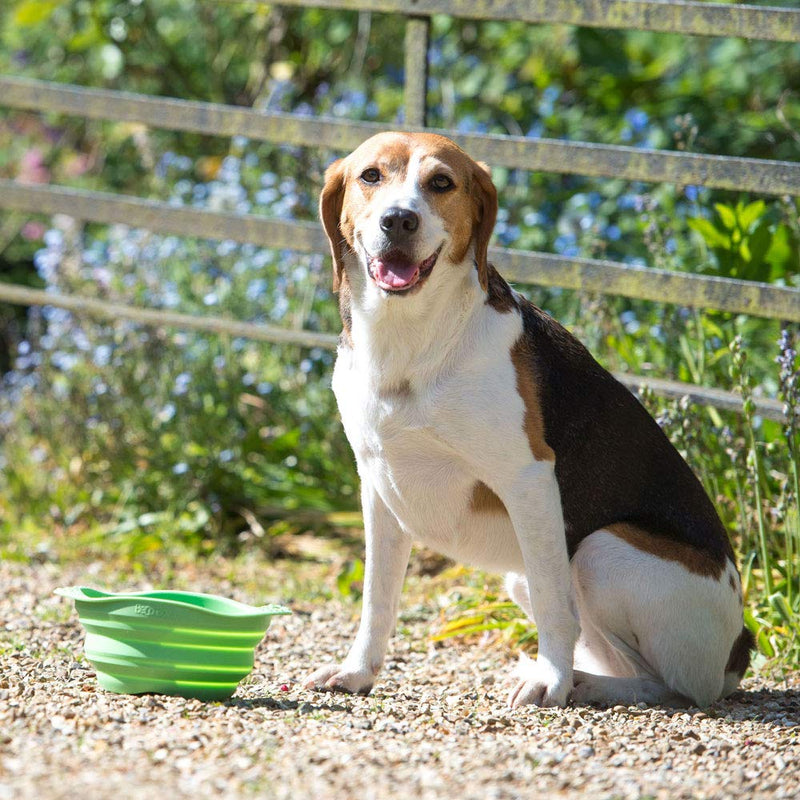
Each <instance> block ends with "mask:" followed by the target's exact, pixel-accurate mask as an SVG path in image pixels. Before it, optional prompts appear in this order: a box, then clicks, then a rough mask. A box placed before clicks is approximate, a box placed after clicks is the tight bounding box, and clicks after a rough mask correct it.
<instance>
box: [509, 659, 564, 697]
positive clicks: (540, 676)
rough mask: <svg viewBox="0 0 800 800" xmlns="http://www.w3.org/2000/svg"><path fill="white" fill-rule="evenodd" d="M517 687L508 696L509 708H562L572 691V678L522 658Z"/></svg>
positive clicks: (548, 666)
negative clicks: (532, 706)
mask: <svg viewBox="0 0 800 800" xmlns="http://www.w3.org/2000/svg"><path fill="white" fill-rule="evenodd" d="M518 677H519V678H520V680H519V682H518V683H517V685H516V686H515V687H514V688H513V689H512V690H511V692H510V694H509V696H508V704H509V705H510V706H511V708H519V706H526V705H534V706H541V707H542V708H552V707H559V708H560V707H562V706H565V705H566V704H567V700H568V699H569V695H570V692H571V691H572V678H571V676H569V675H561V674H559V673H558V672H557V671H556V670H555V669H553V668H552V667H551V666H550V665H549V664H548V665H544V664H539V663H537V662H536V661H532V660H531V659H529V658H527V657H525V656H523V657H521V658H520V665H519V668H518Z"/></svg>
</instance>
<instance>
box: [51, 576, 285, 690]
mask: <svg viewBox="0 0 800 800" xmlns="http://www.w3.org/2000/svg"><path fill="white" fill-rule="evenodd" d="M55 593H56V594H58V595H61V596H62V597H68V598H71V599H72V600H74V601H75V608H76V610H77V612H78V617H79V619H80V621H81V623H82V624H83V627H84V628H85V629H86V641H85V642H84V646H83V647H84V652H85V653H86V658H87V659H88V660H89V662H90V663H91V664H92V666H93V667H94V668H95V671H96V672H97V682H98V683H99V684H100V686H101V687H102V688H103V689H108V690H109V691H111V692H119V693H122V694H143V693H145V692H147V693H150V692H152V693H155V694H171V695H179V696H181V697H197V698H199V699H201V700H224V699H225V698H226V697H230V696H231V695H232V694H233V692H234V690H235V689H236V686H237V684H238V683H239V681H240V680H242V678H244V677H245V676H246V675H248V674H249V673H250V671H251V670H252V669H253V656H254V653H255V648H256V645H257V644H258V643H259V642H260V641H261V639H262V637H263V636H264V632H265V631H266V630H267V628H268V627H269V624H270V621H271V620H272V617H273V616H275V615H278V614H290V613H291V612H290V611H289V609H288V608H284V607H283V606H278V605H267V606H259V607H255V606H248V605H245V604H244V603H237V602H236V601H235V600H228V599H227V598H225V597H217V596H216V595H211V594H199V593H197V592H171V591H156V592H131V593H120V594H115V593H112V592H103V591H100V590H99V589H91V588H89V587H87V586H69V587H64V588H60V589H56V590H55Z"/></svg>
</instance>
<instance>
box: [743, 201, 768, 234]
mask: <svg viewBox="0 0 800 800" xmlns="http://www.w3.org/2000/svg"><path fill="white" fill-rule="evenodd" d="M766 207H767V204H766V203H765V202H764V201H763V200H756V201H755V202H754V203H750V204H749V205H746V206H745V207H744V208H742V209H741V210H740V211H739V227H740V228H741V229H742V230H743V231H746V230H749V228H750V226H751V225H753V223H754V222H755V221H756V220H757V219H758V218H759V217H760V216H762V215H763V213H764V210H765V209H766Z"/></svg>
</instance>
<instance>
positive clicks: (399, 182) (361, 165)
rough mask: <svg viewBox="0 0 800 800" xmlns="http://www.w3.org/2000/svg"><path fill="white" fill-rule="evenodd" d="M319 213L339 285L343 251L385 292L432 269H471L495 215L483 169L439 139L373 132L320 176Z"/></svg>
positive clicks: (481, 267)
mask: <svg viewBox="0 0 800 800" xmlns="http://www.w3.org/2000/svg"><path fill="white" fill-rule="evenodd" d="M320 216H321V217H322V223H323V226H324V228H325V232H326V233H327V235H328V239H329V241H330V246H331V254H332V256H333V289H334V291H336V290H338V288H339V284H340V282H341V280H342V275H343V272H344V269H345V266H346V264H347V263H348V256H349V254H355V256H356V257H357V259H356V260H357V262H358V267H355V261H353V260H352V259H350V261H352V263H353V264H354V268H358V269H360V270H363V271H364V272H365V273H366V275H365V279H366V281H368V282H371V283H372V284H374V286H376V287H377V289H378V290H379V292H380V293H381V294H383V295H384V296H398V295H407V294H410V293H415V292H417V291H419V290H420V289H421V288H422V287H423V285H424V284H425V283H426V281H427V280H428V278H429V277H430V275H431V274H432V273H433V271H434V270H439V271H444V270H446V269H451V270H452V269H460V270H462V271H463V269H464V268H465V264H467V268H469V269H472V268H473V267H472V264H473V261H474V263H475V265H476V266H477V270H478V278H479V280H480V284H481V286H482V287H483V288H484V290H485V289H486V288H487V281H488V272H487V269H488V264H487V249H488V247H489V237H490V236H491V234H492V229H493V228H494V223H495V218H496V216H497V192H496V190H495V188H494V184H493V183H492V180H491V177H490V176H489V170H488V167H486V166H485V165H484V164H481V163H478V162H476V161H473V160H472V159H471V158H470V157H469V156H468V155H467V154H466V153H465V152H464V151H463V150H461V148H459V147H458V146H457V145H456V144H454V143H453V142H451V141H450V140H449V139H447V138H445V137H444V136H438V135H436V134H430V133H380V134H378V135H377V136H373V137H372V138H370V139H368V140H367V141H366V142H364V143H363V144H362V145H361V146H360V147H358V148H357V149H356V150H355V151H354V152H352V153H351V154H350V155H349V156H347V157H346V158H343V159H341V160H339V161H336V162H334V163H333V164H331V166H330V167H328V170H327V171H326V173H325V187H324V188H323V190H322V195H321V197H320Z"/></svg>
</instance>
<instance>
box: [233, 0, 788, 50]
mask: <svg viewBox="0 0 800 800" xmlns="http://www.w3.org/2000/svg"><path fill="white" fill-rule="evenodd" d="M223 2H240V0H223ZM258 2H259V3H263V4H264V5H267V4H270V5H271V3H269V2H268V0H258ZM280 5H284V6H307V7H312V8H330V9H340V10H348V11H374V12H379V13H387V14H413V15H415V16H426V17H429V16H432V15H433V14H445V15H447V16H451V17H462V18H465V19H475V20H502V21H506V22H511V21H517V22H530V23H542V24H545V23H553V24H561V25H578V26H582V27H587V28H615V29H619V28H626V29H632V30H642V31H655V32H660V33H685V34H689V35H693V36H736V37H742V38H745V39H764V40H771V41H775V42H797V41H800V11H797V10H795V9H789V8H773V7H763V6H750V5H740V4H730V5H729V4H727V3H725V4H723V3H688V2H677V0H406V2H399V0H282V2H281V3H280Z"/></svg>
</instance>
